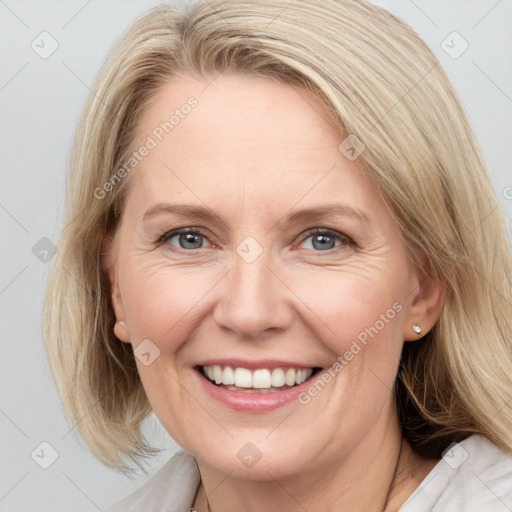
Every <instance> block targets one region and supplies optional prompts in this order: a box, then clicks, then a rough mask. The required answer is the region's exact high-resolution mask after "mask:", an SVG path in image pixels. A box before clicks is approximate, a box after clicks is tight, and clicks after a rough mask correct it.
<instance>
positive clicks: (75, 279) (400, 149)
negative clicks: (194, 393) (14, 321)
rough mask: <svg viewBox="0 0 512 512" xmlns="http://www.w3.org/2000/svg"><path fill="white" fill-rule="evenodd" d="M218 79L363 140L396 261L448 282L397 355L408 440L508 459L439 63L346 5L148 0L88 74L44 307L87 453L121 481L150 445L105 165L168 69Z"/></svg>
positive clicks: (492, 199) (454, 105) (117, 156)
mask: <svg viewBox="0 0 512 512" xmlns="http://www.w3.org/2000/svg"><path fill="white" fill-rule="evenodd" d="M225 70H228V71H232V72H236V73H243V74H249V75H255V76H260V77H268V78H269V79H273V80H279V81H282V82H284V83H287V84H290V85H291V86H293V87H306V88H307V89H308V90H310V91H312V92H313V93H314V94H316V95H317V97H318V98H319V99H320V100H321V101H322V102H323V104H324V105H325V108H326V112H328V114H329V115H330V116H332V118H333V119H334V120H335V122H336V123H337V125H338V126H339V130H340V142H341V141H342V140H343V139H344V138H345V137H346V136H348V135H349V134H351V135H355V136H357V138H358V139H359V140H360V141H361V142H362V143H363V144H364V146H365V150H364V151H363V153H362V154H361V155H360V156H359V159H358V162H359V163H360V167H361V169H362V172H366V173H367V174H368V175H369V176H370V177H371V179H372V180H373V182H374V183H375V184H376V186H377V187H378V188H379V190H380V191H381V193H382V196H383V198H384V200H385V201H386V203H387V204H388V206H389V208H390V210H391V212H392V214H393V216H394V218H395V220H396V222H397V223H398V225H399V227H400V228H401V232H402V234H403V237H404V240H405V241H406V244H407V247H408V249H409V250H410V254H411V258H415V260H414V261H416V262H418V263H419V259H418V258H419V257H420V255H422V258H423V259H425V257H426V259H427V261H428V270H429V272H430V273H432V275H434V276H435V277H436V278H437V279H438V280H439V281H440V282H441V283H442V284H443V286H444V287H445V289H446V295H445V302H444V306H443V309H442V312H441V315H440V318H439V320H438V321H437V322H436V324H435V326H434V327H433V328H432V330H431V331H430V332H428V333H427V334H426V335H425V336H424V337H423V338H422V339H421V340H420V341H418V342H414V343H405V344H404V348H403V353H402V357H401V361H400V366H399V370H398V375H397V379H396V390H395V391H396V402H397V406H398V412H399V416H400V420H401V424H402V428H403V433H404V435H405V437H406V439H407V440H408V441H409V442H410V443H411V445H412V446H413V448H414V449H415V450H416V451H417V452H418V453H419V454H421V455H423V456H428V457H440V454H441V452H442V450H443V449H444V448H445V447H446V446H448V445H449V444H450V443H451V442H453V441H458V440H462V439H463V438H465V437H467V436H468V435H470V434H473V433H478V434H481V435H483V436H485V437H487V438H488V439H489V440H491V441H492V442H494V443H495V444H496V445H498V446H500V447H502V448H504V449H506V450H508V451H510V452H512V428H511V425H512V407H511V406H510V403H508V404H507V400H509V399H510V398H511V387H512V386H511V374H512V371H511V370H512V348H511V347H512V341H511V339H512V306H511V305H512V292H511V283H512V262H511V251H510V246H509V243H508V239H507V235H506V227H505V221H504V216H503V213H502V210H501V209H500V207H499V203H498V201H497V198H496V195H495V193H494V191H493V187H492V185H491V183H490V180H489V178H488V176H487V173H486V171H485V167H484V163H483V159H482V156H481V154H480V152H479V149H478V147H477V143H476V141H475V138H474V136H473V134H472V130H471V127H470V124H469V122H468V119H467V117H466V115H465V112H464V109H463V107H462V106H461V103H460V102H459V100H458V98H457V95H456V93H455V91H454V89H453V87H452V85H451V84H450V82H449V80H448V79H447V77H446V75H445V73H444V72H443V70H442V69H441V66H440V63H439V62H438V60H437V59H436V58H435V56H434V55H433V53H432V52H431V51H430V49H429V48H428V47H427V45H426V44H425V43H424V42H423V41H422V40H421V39H420V38H419V36H418V35H417V34H416V33H415V32H414V31H413V30H412V29H411V28H410V27H409V26H407V25H406V24H405V23H404V22H402V21H401V20H399V19H398V18H396V17H395V16H393V15H392V14H390V13H389V12H387V11H386V10H384V9H382V8H380V7H377V6H374V5H371V4H367V3H364V2H360V1H355V0H301V1H300V2H284V1H280V0H258V1H257V2H255V1H252V0H236V1H231V0H209V1H202V2H199V3H197V4H195V5H192V6H191V7H188V8H177V7H173V6H170V5H160V6H158V7H156V8H154V9H152V10H150V11H149V12H148V13H147V14H145V15H143V16H142V17H140V18H139V19H138V20H137V21H135V23H133V25H132V26H131V27H129V29H128V30H127V31H126V33H125V34H124V36H123V37H122V38H121V39H120V40H119V42H118V43H117V44H116V46H115V47H114V49H113V50H112V52H111V53H110V55H109V57H108V59H107V60H106V62H105V64H104V65H103V67H102V69H101V72H100V74H99V76H98V78H97V81H96V84H95V85H94V86H93V90H94V92H93V94H91V96H90V98H89V100H88V102H87V104H86V105H85V108H84V111H83V115H82V117H81V120H80V123H79V126H78V130H77V133H76V138H75V141H74V147H73V152H72V157H71V159H70V165H69V177H68V189H67V203H66V214H65V219H64V226H65V227H64V229H63V231H62V234H61V238H60V241H59V244H58V252H57V256H56V258H55V261H54V266H53V270H52V275H51V278H50V282H49V286H48V291H47V296H46V301H45V313H44V333H45V341H46V348H47V353H48V356H49V361H50V364H51V368H52V370H53V373H54V376H55V379H56V383H57V385H58V389H59V391H60V393H61V395H62V398H63V402H64V405H65V409H66V411H67V414H68V417H69V419H70V421H71V422H72V423H73V424H76V426H77V428H78V430H79V431H80V433H81V434H82V435H83V437H84V438H85V440H86V441H87V443H88V444H89V446H90V448H91V449H92V451H93V452H94V453H95V454H96V455H97V457H99V459H101V460H102V461H103V462H104V463H105V464H107V465H109V466H111V467H114V468H118V469H120V470H125V471H128V470H129V464H128V463H129V462H130V461H132V462H136V463H137V464H139V465H140V463H141V461H142V459H143V458H144V457H146V456H147V455H148V454H149V453H152V452H153V449H152V448H151V447H150V446H149V445H148V442H147V440H146V439H145V438H144V436H143V434H142V431H141V422H142V420H143V419H144V418H145V417H146V416H147V415H148V414H149V413H150V412H151V408H150V405H149V402H148V400H147V398H146V395H145V392H144V389H143V387H142V384H141V381H140V379H139V376H138V373H137V368H136V364H135V360H134V355H133V350H132V348H131V345H130V344H126V343H122V342H121V341H120V340H118V339H117V338H116V337H115V335H114V333H113V325H114V323H115V317H114V314H113V310H112V304H111V300H110V293H111V292H110V285H109V281H108V279H107V276H106V275H105V272H104V270H103V268H102V245H103V244H104V241H105V240H106V239H107V238H108V237H109V236H110V235H112V234H113V233H114V234H115V231H116V226H117V223H118V219H119V216H120V213H121V212H122V209H123V198H124V197H125V192H126V187H127V184H128V183H129V181H130V175H129V173H128V175H127V176H124V174H123V175H122V176H121V174H122V173H121V172H120V170H121V169H122V165H123V164H124V163H125V162H126V161H128V160H129V157H130V154H131V153H132V152H133V150H134V148H133V147H132V144H133V137H134V133H135V129H136V127H137V123H138V121H139V119H140V117H141V113H142V112H143V111H144V108H145V106H146V105H147V103H148V101H149V100H150V99H151V97H152V96H153V95H154V94H155V92H156V91H157V90H158V88H159V87H161V86H162V85H163V84H164V83H165V82H168V81H169V80H172V78H173V77H175V76H178V75H179V74H182V73H192V74H194V76H199V77H204V78H208V77H209V78H210V79H213V78H214V77H215V76H217V75H218V74H219V73H222V72H224V71H225ZM198 108H200V106H199V107H198ZM126 173H127V171H126V168H125V174H126ZM106 184H107V185H106ZM108 184H110V185H108Z"/></svg>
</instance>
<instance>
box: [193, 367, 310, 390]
mask: <svg viewBox="0 0 512 512" xmlns="http://www.w3.org/2000/svg"><path fill="white" fill-rule="evenodd" d="M203 373H204V375H205V376H206V377H208V378H209V379H210V380H212V381H214V382H215V384H224V385H225V386H232V385H235V386H236V387H238V388H253V389H270V388H282V387H283V386H285V385H286V386H295V385H299V384H302V383H303V382H305V381H306V380H308V379H309V378H310V377H311V375H312V373H313V368H307V369H306V368H299V369H296V368H274V369H268V368H261V369H258V370H254V371H251V370H248V369H247V368H235V369H233V368H232V367H231V366H225V367H224V368H222V367H221V366H219V365H213V366H203Z"/></svg>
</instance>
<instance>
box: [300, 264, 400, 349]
mask: <svg viewBox="0 0 512 512" xmlns="http://www.w3.org/2000/svg"><path fill="white" fill-rule="evenodd" d="M402 280H403V279H402V276H401V275H399V274H395V275H393V274H391V273H389V272H388V271H385V270H382V269H380V270H378V269H375V270H374V272H370V271H369V270H368V269H364V270H361V269H357V268H350V269H348V268H347V269H343V270H335V271H332V272H326V271H325V269H323V271H322V273H318V274H317V275H314V274H312V273H309V275H307V276H306V275H302V276H301V275H299V274H297V275H295V276H294V277H293V280H292V281H290V282H293V283H294V291H295V293H296V294H297V296H298V297H301V298H302V297H304V307H305V308H307V309H309V310H310V311H311V313H310V314H309V315H308V316H309V317H310V318H312V321H313V322H314V323H315V326H316V327H315V331H316V332H318V333H320V332H321V333H324V334H325V335H324V336H323V337H322V339H323V341H324V343H325V344H327V345H329V348H330V349H331V350H332V351H334V352H336V353H337V354H341V353H342V352H344V351H345V350H348V349H349V348H350V345H351V342H352V341H353V340H359V341H360V342H361V343H362V344H363V345H364V342H365V340H366V341H369V340H372V339H382V340H383V343H385V342H386V340H388V341H389V342H392V340H394V339H396V338H397V337H398V338H400V333H401V315H400V312H401V311H402V309H403V304H402V303H401V297H402V296H403V293H402V291H401V287H402V283H401V281H402Z"/></svg>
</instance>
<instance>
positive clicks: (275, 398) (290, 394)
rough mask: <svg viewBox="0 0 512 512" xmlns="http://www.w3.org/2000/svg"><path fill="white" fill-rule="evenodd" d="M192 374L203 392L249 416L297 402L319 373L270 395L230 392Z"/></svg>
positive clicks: (199, 375) (200, 375) (197, 371)
mask: <svg viewBox="0 0 512 512" xmlns="http://www.w3.org/2000/svg"><path fill="white" fill-rule="evenodd" d="M194 373H195V374H196V377H197V378H198V379H199V381H200V385H201V386H203V388H204V390H205V391H206V392H207V393H208V394H209V395H210V396H211V397H212V398H214V399H215V400H217V401H218V402H220V403H221V404H223V405H225V406H227V407H229V408H231V409H234V410H236V411H241V412H245V413H250V414H262V413H265V412H270V411H273V410H275V409H278V408H279V407H283V406H285V405H287V404H289V403H291V402H293V401H297V402H298V398H297V397H298V396H299V395H300V394H301V393H302V392H303V391H305V390H306V389H308V388H309V387H310V386H311V385H312V383H313V382H314V381H315V380H316V378H317V377H318V376H319V375H320V373H321V372H318V373H317V374H315V375H314V376H313V378H310V379H308V380H307V381H306V382H303V383H302V384H299V385H298V386H294V387H293V388H288V389H285V390H283V391H275V392H272V393H244V392H243V391H240V392H237V391H232V390H230V389H226V388H223V387H220V386H216V385H215V384H213V383H211V382H210V381H209V380H208V379H207V378H206V377H204V376H203V375H202V373H201V370H197V369H194Z"/></svg>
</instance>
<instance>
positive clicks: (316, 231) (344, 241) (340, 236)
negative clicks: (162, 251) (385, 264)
mask: <svg viewBox="0 0 512 512" xmlns="http://www.w3.org/2000/svg"><path fill="white" fill-rule="evenodd" d="M183 234H192V235H200V236H202V237H203V238H205V239H206V240H208V236H207V235H206V234H205V233H204V232H203V231H202V230H201V229H199V228H181V229H174V230H171V231H168V232H166V233H164V234H163V235H162V236H161V237H160V238H159V239H158V240H157V243H156V244H157V245H156V246H157V247H159V246H160V245H162V244H164V243H165V242H168V241H169V240H170V239H171V238H174V237H175V236H179V235H183ZM315 235H327V236H329V237H332V238H335V239H336V240H338V241H339V242H341V245H339V246H337V247H334V248H332V249H326V250H325V251H320V250H318V251H315V250H314V249H311V250H313V251H314V252H317V253H324V252H325V253H332V252H333V251H336V250H339V249H341V248H342V247H343V246H346V245H348V246H350V247H355V245H356V244H355V243H354V241H353V240H352V239H351V238H350V237H349V236H348V235H345V234H344V233H340V232H338V231H333V230H332V229H327V228H313V229H309V230H308V231H306V232H304V233H302V234H301V235H299V239H300V241H301V242H304V241H305V240H307V239H308V238H311V237H312V236H315ZM169 246H170V247H172V248H173V250H178V251H184V252H190V253H194V252H196V251H199V250H200V249H202V248H199V249H183V248H181V247H175V246H171V245H170V244H169Z"/></svg>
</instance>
